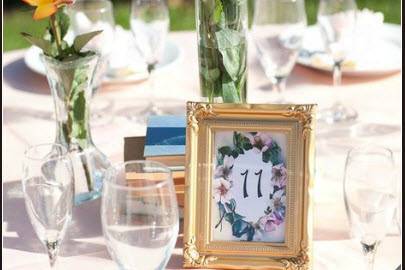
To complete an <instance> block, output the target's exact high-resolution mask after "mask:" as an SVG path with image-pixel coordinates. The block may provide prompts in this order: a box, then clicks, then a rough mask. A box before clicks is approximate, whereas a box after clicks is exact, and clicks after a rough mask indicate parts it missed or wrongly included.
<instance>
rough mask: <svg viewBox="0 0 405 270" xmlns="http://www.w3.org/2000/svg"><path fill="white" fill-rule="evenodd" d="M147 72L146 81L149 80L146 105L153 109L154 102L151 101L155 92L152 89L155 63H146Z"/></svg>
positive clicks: (153, 87) (153, 86)
mask: <svg viewBox="0 0 405 270" xmlns="http://www.w3.org/2000/svg"><path fill="white" fill-rule="evenodd" d="M148 73H149V78H148V81H149V89H148V91H149V94H148V98H149V106H148V107H150V109H151V110H152V111H153V110H154V107H155V105H154V102H153V100H154V98H155V93H154V92H155V91H154V89H155V81H154V79H155V78H154V77H155V64H148Z"/></svg>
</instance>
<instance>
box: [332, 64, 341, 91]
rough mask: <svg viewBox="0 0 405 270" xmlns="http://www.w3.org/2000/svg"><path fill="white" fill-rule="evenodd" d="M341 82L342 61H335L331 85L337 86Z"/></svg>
mask: <svg viewBox="0 0 405 270" xmlns="http://www.w3.org/2000/svg"><path fill="white" fill-rule="evenodd" d="M341 83H342V61H339V62H335V64H334V65H333V86H339V85H341Z"/></svg>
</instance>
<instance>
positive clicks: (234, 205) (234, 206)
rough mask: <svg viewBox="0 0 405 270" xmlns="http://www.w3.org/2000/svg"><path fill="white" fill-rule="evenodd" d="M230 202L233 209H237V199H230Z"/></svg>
mask: <svg viewBox="0 0 405 270" xmlns="http://www.w3.org/2000/svg"><path fill="white" fill-rule="evenodd" d="M229 203H230V204H231V207H232V211H235V209H236V201H235V199H230V200H229Z"/></svg>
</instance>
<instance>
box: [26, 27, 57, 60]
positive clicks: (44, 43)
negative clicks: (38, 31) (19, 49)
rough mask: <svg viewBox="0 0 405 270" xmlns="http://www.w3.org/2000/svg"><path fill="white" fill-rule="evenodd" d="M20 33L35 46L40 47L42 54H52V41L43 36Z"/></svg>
mask: <svg viewBox="0 0 405 270" xmlns="http://www.w3.org/2000/svg"><path fill="white" fill-rule="evenodd" d="M21 35H22V36H23V37H24V38H25V39H26V40H27V41H28V42H29V43H31V44H32V45H34V46H37V47H38V48H40V49H41V50H42V51H43V52H44V54H46V55H49V56H52V55H53V54H52V48H51V47H52V43H51V42H50V41H49V40H46V39H44V38H38V37H34V36H31V35H30V34H28V33H25V32H22V33H21Z"/></svg>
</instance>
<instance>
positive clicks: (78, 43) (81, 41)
mask: <svg viewBox="0 0 405 270" xmlns="http://www.w3.org/2000/svg"><path fill="white" fill-rule="evenodd" d="M101 32H103V30H99V31H94V32H89V33H86V34H82V35H78V36H76V38H75V40H74V41H73V47H74V49H75V51H76V52H80V50H81V49H82V48H83V47H84V46H86V44H87V43H88V42H89V41H90V40H91V39H92V38H93V37H95V36H97V35H98V34H100V33H101Z"/></svg>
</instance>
